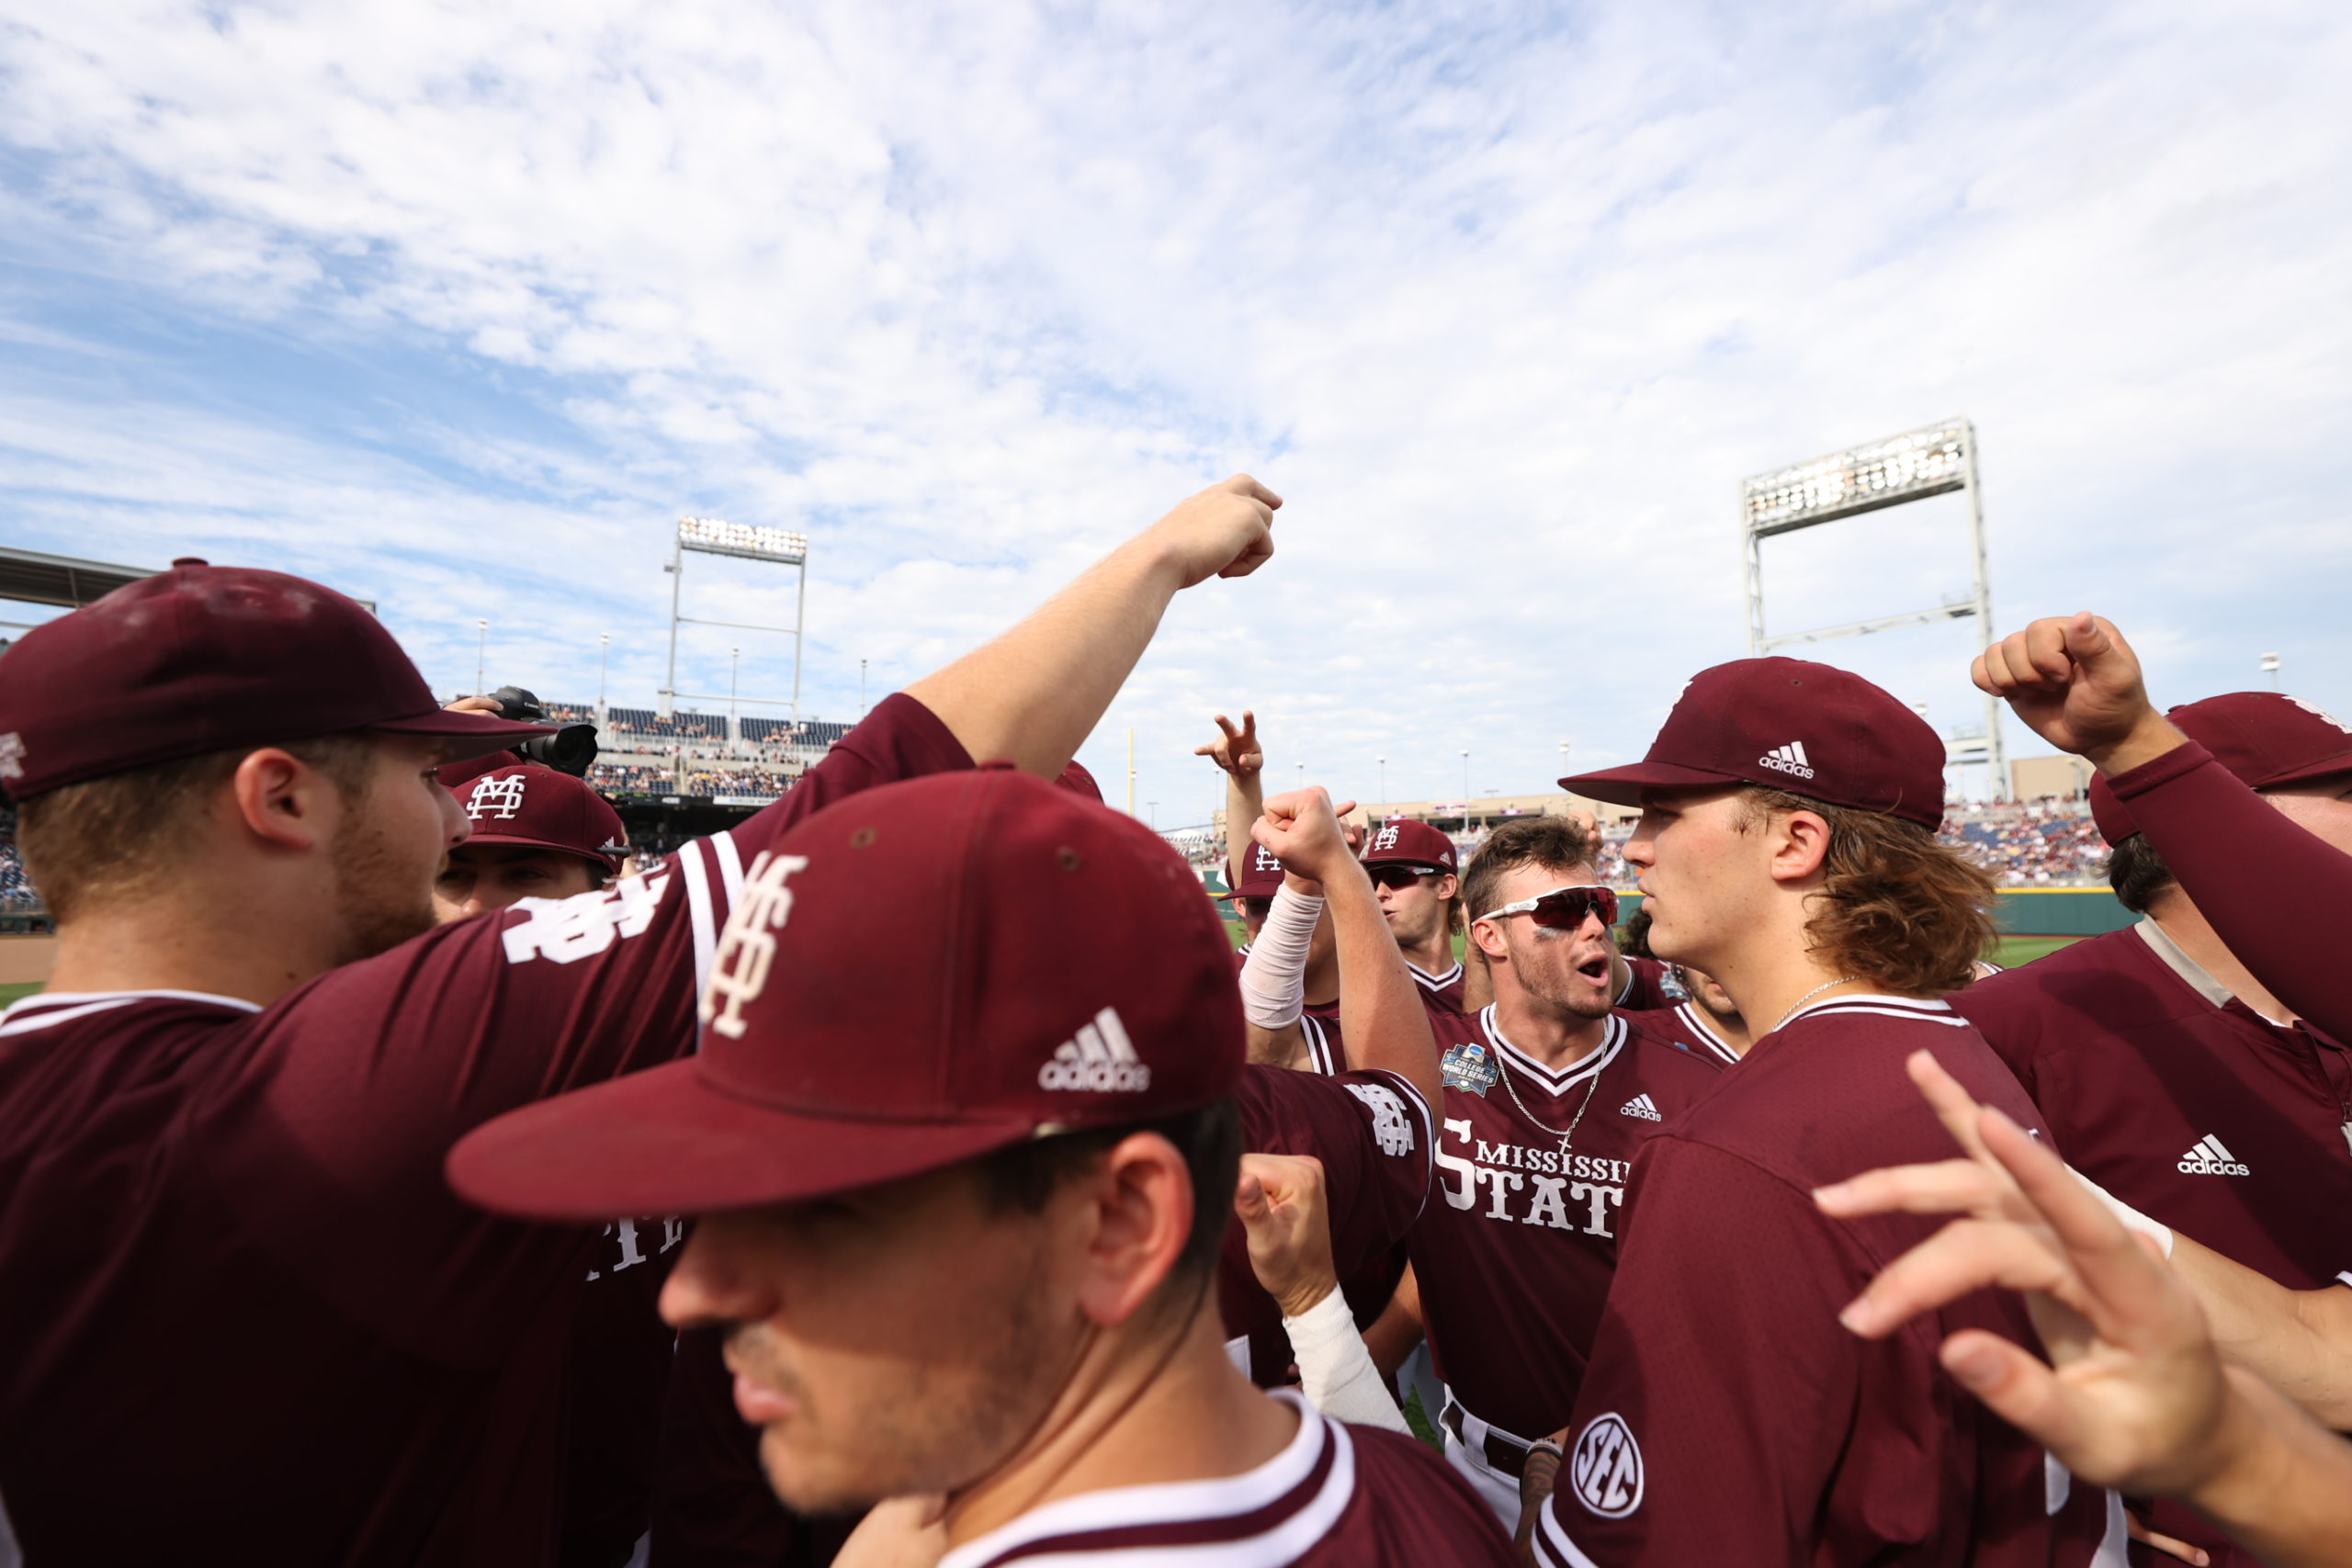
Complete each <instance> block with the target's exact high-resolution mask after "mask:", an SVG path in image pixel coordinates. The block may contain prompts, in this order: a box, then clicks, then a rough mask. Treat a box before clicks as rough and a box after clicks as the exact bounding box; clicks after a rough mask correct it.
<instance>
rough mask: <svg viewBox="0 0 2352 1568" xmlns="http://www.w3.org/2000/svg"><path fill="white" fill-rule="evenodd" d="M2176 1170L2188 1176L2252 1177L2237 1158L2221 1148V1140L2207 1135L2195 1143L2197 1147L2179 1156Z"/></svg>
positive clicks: (2251, 1173)
mask: <svg viewBox="0 0 2352 1568" xmlns="http://www.w3.org/2000/svg"><path fill="white" fill-rule="evenodd" d="M2177 1168H2178V1169H2179V1170H2180V1171H2181V1172H2183V1173H2184V1174H2186V1175H2188V1176H2252V1175H2253V1174H2254V1172H2253V1171H2252V1170H2250V1169H2248V1168H2246V1167H2245V1164H2244V1163H2243V1162H2242V1161H2240V1160H2239V1158H2238V1156H2235V1155H2233V1154H2232V1153H2230V1151H2229V1150H2227V1149H2225V1148H2223V1147H2222V1140H2221V1139H2219V1138H2217V1137H2215V1136H2213V1134H2211V1133H2208V1134H2205V1135H2204V1136H2203V1137H2202V1138H2199V1140H2198V1141H2197V1146H2196V1147H2195V1148H2193V1149H2191V1150H2189V1151H2188V1153H2187V1154H2185V1155H2183V1156H2180V1164H2179V1166H2178V1167H2177Z"/></svg>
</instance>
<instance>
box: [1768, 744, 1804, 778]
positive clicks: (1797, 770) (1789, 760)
mask: <svg viewBox="0 0 2352 1568" xmlns="http://www.w3.org/2000/svg"><path fill="white" fill-rule="evenodd" d="M1756 765H1757V766H1758V767H1759V768H1772V769H1776V770H1778V771H1779V772H1781V773H1793V774H1795V775H1796V776H1797V777H1798V778H1801V779H1809V778H1811V777H1813V759H1811V758H1810V757H1807V756H1806V755H1805V754H1804V741H1802V740H1792V741H1790V742H1789V743H1788V744H1787V745H1786V746H1776V747H1774V748H1773V749H1772V750H1770V751H1767V752H1765V753H1764V755H1762V756H1761V757H1758V758H1757V759H1756Z"/></svg>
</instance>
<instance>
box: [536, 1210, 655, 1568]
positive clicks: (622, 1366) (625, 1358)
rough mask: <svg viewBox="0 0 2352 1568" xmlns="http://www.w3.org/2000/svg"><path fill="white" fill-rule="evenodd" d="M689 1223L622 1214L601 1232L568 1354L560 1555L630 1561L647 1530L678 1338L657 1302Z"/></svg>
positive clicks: (563, 1559) (568, 1560) (562, 1559)
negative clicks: (656, 1451) (665, 1400)
mask: <svg viewBox="0 0 2352 1568" xmlns="http://www.w3.org/2000/svg"><path fill="white" fill-rule="evenodd" d="M685 1231H686V1227H685V1222H684V1221H683V1220H680V1219H677V1218H674V1217H672V1218H667V1219H660V1218H653V1219H626V1220H615V1221H612V1222H611V1223H609V1224H606V1225H605V1227H604V1229H603V1230H602V1232H600V1233H599V1235H598V1240H597V1247H596V1251H595V1252H594V1254H593V1255H592V1256H591V1258H589V1262H588V1268H587V1270H586V1278H585V1279H583V1280H582V1281H581V1288H580V1291H579V1292H578V1300H577V1302H576V1303H575V1304H574V1305H573V1308H572V1314H571V1325H570V1331H569V1337H568V1339H567V1342H566V1344H565V1347H564V1358H563V1391H562V1400H563V1412H562V1419H561V1422H560V1432H559V1439H558V1440H559V1442H560V1445H561V1450H562V1451H561V1456H560V1468H559V1472H558V1477H557V1525H556V1529H557V1542H556V1561H557V1562H559V1563H562V1564H565V1565H566V1568H569V1565H570V1564H572V1563H601V1562H627V1561H628V1555H629V1552H630V1551H631V1549H632V1548H633V1547H634V1546H635V1545H636V1543H637V1540H638V1538H639V1536H641V1535H643V1534H644V1533H645V1530H646V1521H647V1517H648V1512H649V1509H650V1504H651V1500H652V1494H653V1466H654V1446H655V1439H656V1438H657V1436H658V1435H659V1433H660V1431H661V1427H662V1398H663V1394H664V1391H665V1389H666V1388H667V1385H668V1383H669V1381H670V1367H671V1360H672V1357H673V1349H674V1347H675V1344H676V1340H677V1335H676V1334H675V1332H674V1331H673V1330H672V1329H671V1327H670V1325H668V1324H666V1323H663V1322H662V1314H661V1312H660V1310H659V1306H658V1303H659V1302H660V1300H661V1295H662V1281H663V1280H667V1279H668V1278H669V1275H670V1265H671V1264H673V1263H674V1262H676V1261H677V1258H678V1252H679V1248H680V1246H681V1244H682V1243H683V1242H684V1240H685Z"/></svg>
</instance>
